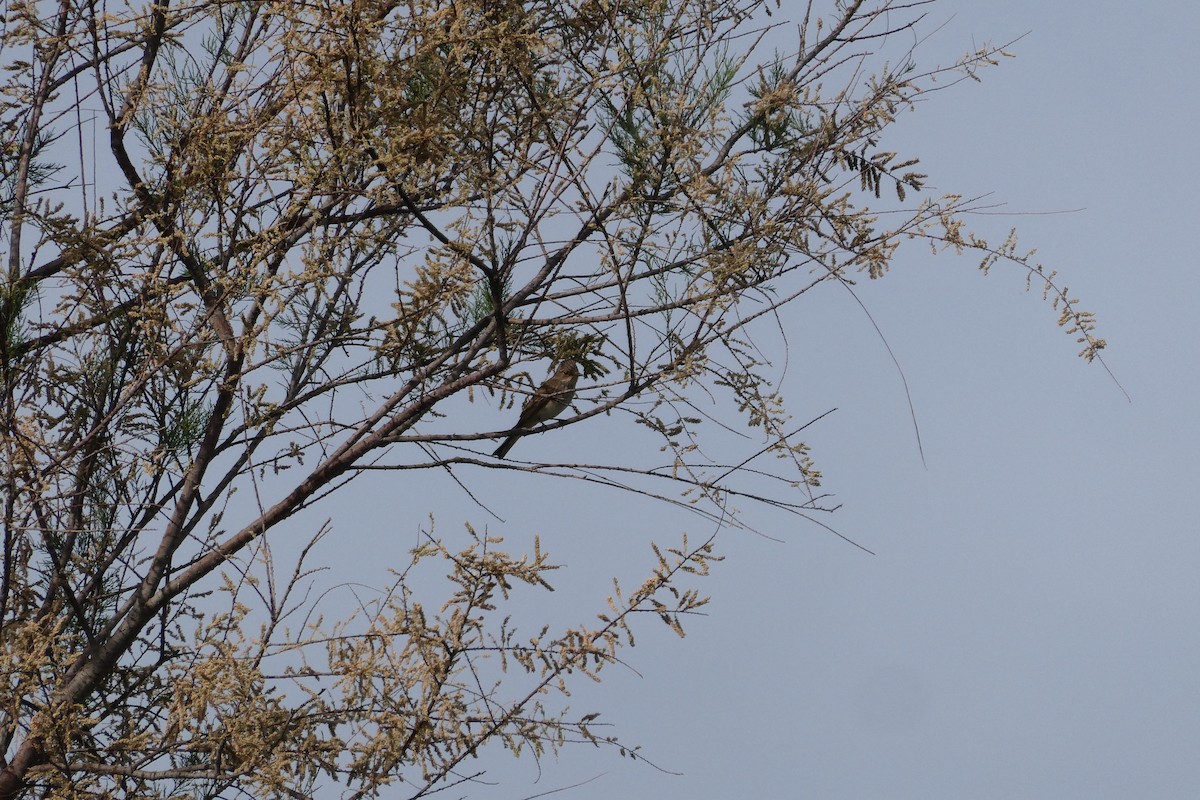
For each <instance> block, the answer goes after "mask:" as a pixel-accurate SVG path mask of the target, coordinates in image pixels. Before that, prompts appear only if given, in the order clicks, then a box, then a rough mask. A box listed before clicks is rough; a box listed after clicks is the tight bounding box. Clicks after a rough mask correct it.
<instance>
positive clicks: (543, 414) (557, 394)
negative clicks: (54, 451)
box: [492, 361, 579, 458]
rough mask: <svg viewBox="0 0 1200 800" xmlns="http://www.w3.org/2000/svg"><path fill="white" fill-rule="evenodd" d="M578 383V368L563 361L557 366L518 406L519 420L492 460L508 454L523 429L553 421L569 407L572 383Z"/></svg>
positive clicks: (572, 393)
mask: <svg viewBox="0 0 1200 800" xmlns="http://www.w3.org/2000/svg"><path fill="white" fill-rule="evenodd" d="M578 380H579V365H578V364H577V363H575V362H574V361H563V362H562V363H560V364H559V365H558V369H557V370H555V372H554V374H553V375H551V376H550V377H549V378H547V379H546V382H545V383H543V384H542V385H541V386H539V387H538V388H537V391H535V392H534V393H533V394H531V395H530V396H529V399H528V400H526V401H525V405H523V406H521V417H520V419H518V420H517V425H516V427H515V428H513V431H512V433H510V434H509V435H508V438H507V439H505V440H504V443H503V444H502V445H500V446H499V447H497V448H496V452H495V453H492V455H494V456H495V457H496V458H504V457H505V456H506V455H508V451H509V450H511V449H512V446H513V445H514V444H516V443H517V439H520V438H521V434H522V433H524V432H525V429H526V428H530V427H532V426H534V425H537V424H538V423H539V422H546V421H547V420H551V419H554V418H555V417H557V416H558V415H559V414H561V413H562V412H563V411H565V410H566V409H567V406H569V405H571V400H573V399H574V398H575V384H576V382H578Z"/></svg>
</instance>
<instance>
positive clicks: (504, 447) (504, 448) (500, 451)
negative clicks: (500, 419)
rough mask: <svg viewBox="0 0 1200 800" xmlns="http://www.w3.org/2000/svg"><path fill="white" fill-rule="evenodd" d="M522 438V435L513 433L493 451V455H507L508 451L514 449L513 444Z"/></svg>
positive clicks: (497, 456) (498, 456)
mask: <svg viewBox="0 0 1200 800" xmlns="http://www.w3.org/2000/svg"><path fill="white" fill-rule="evenodd" d="M520 438H521V437H520V436H518V435H517V434H515V433H514V434H512V435H511V436H509V437H508V438H507V439H505V440H504V443H503V444H501V445H500V446H499V447H497V448H496V452H494V453H492V455H493V456H495V457H496V458H504V457H505V456H506V455H508V451H509V450H512V446H513V445H514V444H516V443H517V439H520Z"/></svg>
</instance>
